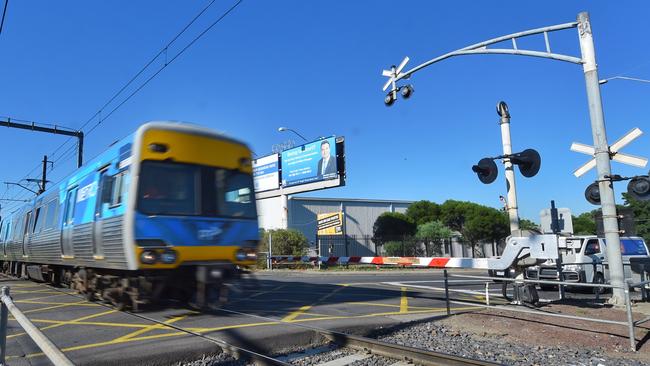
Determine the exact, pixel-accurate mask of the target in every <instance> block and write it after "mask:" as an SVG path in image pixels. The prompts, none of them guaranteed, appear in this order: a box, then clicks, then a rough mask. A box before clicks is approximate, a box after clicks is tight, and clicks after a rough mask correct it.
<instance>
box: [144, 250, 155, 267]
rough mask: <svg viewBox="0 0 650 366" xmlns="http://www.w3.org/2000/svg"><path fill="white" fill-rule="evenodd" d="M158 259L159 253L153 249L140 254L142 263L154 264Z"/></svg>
mask: <svg viewBox="0 0 650 366" xmlns="http://www.w3.org/2000/svg"><path fill="white" fill-rule="evenodd" d="M156 260H158V255H157V254H156V252H154V251H153V250H145V251H144V252H142V254H140V262H142V264H154V263H156Z"/></svg>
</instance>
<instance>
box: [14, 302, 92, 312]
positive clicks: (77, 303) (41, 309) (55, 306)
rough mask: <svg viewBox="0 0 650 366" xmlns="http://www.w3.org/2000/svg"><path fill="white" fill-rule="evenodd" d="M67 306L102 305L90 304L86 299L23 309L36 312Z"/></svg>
mask: <svg viewBox="0 0 650 366" xmlns="http://www.w3.org/2000/svg"><path fill="white" fill-rule="evenodd" d="M66 306H101V305H97V304H89V303H87V302H85V301H79V302H71V303H68V304H60V305H53V306H47V307H44V308H40V309H32V310H27V311H23V314H29V313H35V312H37V311H44V310H52V309H58V308H64V307H66Z"/></svg>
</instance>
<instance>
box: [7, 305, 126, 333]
mask: <svg viewBox="0 0 650 366" xmlns="http://www.w3.org/2000/svg"><path fill="white" fill-rule="evenodd" d="M116 311H117V310H108V311H105V312H103V313H99V314H92V315H86V316H82V317H81V318H77V319H73V320H66V321H56V320H53V322H55V324H52V325H48V326H46V327H43V328H40V330H41V331H43V330H47V329H52V328H58V327H61V326H64V325H67V324H76V323H77V322H79V321H82V320H87V319H92V318H97V317H100V316H103V315H107V314H111V313H114V312H116ZM24 334H27V333H24V332H23V333H18V334H12V335H10V336H7V338H13V337H18V336H21V335H24Z"/></svg>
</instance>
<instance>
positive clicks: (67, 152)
mask: <svg viewBox="0 0 650 366" xmlns="http://www.w3.org/2000/svg"><path fill="white" fill-rule="evenodd" d="M215 1H216V0H212V1H210V3H208V5H206V6H205V7H204V8H203V9H202V10H201V11H200V12H199V13H198V14H197V15H196V16H194V18H192V20H191V21H190V22H189V23H188V24H187V25H185V26H184V27H183V29H182V30H181V31H180V32H179V33H177V34H176V35H175V36H174V37H173V38H172V40H171V41H169V42H168V43H167V44H166V45H165V46H164V47H163V48H162V49H161V50H160V51H159V52H158V53H157V54H156V55H155V56H154V57H153V58H152V59H151V60H149V61H148V62H147V63H146V64H145V66H143V67H142V68H141V69H140V70H139V71H138V72H137V73H136V74H135V76H133V77H132V78H131V79H130V80H129V81H128V82H127V83H126V84H125V85H124V86H123V87H122V88H120V89H119V90H118V91H117V92H116V93H115V94H113V96H112V97H111V98H110V99H109V100H108V101H107V102H106V103H104V105H103V106H102V107H101V108H100V109H99V110H98V111H97V112H96V113H95V114H93V116H92V117H91V118H89V119H88V120H87V121H86V122H84V124H82V125H81V127H80V128H79V131H81V130H82V129H83V128H84V127H86V126H87V125H88V124H89V123H91V122H92V121H93V120H94V119H95V117H97V116H100V118H99V120H98V121H97V123H96V124H95V125H93V126H92V127H91V128H90V129H89V130H88V131H87V132H86V136H87V135H89V134H90V133H91V132H92V131H94V130H95V129H97V128H98V127H99V126H100V125H101V124H102V123H103V122H104V121H105V120H106V119H108V118H109V117H110V116H111V115H113V114H114V113H115V112H116V111H117V110H118V109H119V108H121V107H122V106H123V105H124V104H125V103H126V102H128V101H129V100H130V99H131V98H133V97H134V96H135V95H136V94H137V93H139V92H140V91H141V90H142V89H143V88H144V87H145V86H146V85H147V84H148V83H149V82H151V81H152V80H153V79H154V78H155V77H156V76H158V75H159V74H160V73H161V72H162V71H163V70H164V69H165V68H167V66H169V65H170V64H172V63H173V62H174V61H175V60H176V59H177V58H178V57H180V56H181V55H182V54H183V53H185V52H186V51H187V50H188V49H189V48H190V47H192V46H193V45H194V44H195V43H196V42H197V41H198V40H199V39H201V38H202V37H203V36H204V35H205V34H206V33H207V32H209V31H210V30H211V29H212V28H213V27H214V26H215V25H217V24H218V23H220V22H221V21H222V20H223V19H224V18H225V17H226V16H228V15H229V14H230V13H232V11H234V10H235V9H236V8H237V7H238V6H239V5H240V4H241V3H242V2H243V0H238V1H236V2H235V3H234V4H233V5H232V6H231V7H229V8H228V9H227V10H226V11H225V12H224V13H222V14H221V16H219V17H218V18H217V19H216V20H215V21H214V22H212V23H211V24H210V25H209V26H208V27H206V28H205V29H204V30H203V31H202V32H201V33H199V34H198V35H197V36H196V37H194V38H193V39H192V40H191V41H190V42H189V43H188V44H186V45H185V47H183V48H182V49H181V50H180V51H179V52H178V53H176V54H175V55H174V56H173V57H172V58H171V59H170V60H169V61H166V62H165V63H164V64H163V65H162V66H161V67H160V68H159V69H158V70H156V72H155V73H154V74H153V75H151V76H150V77H149V78H147V80H145V81H144V82H143V83H142V84H140V85H139V86H138V87H137V88H136V89H135V90H134V91H133V92H132V93H130V94H129V95H128V96H127V97H126V98H125V99H123V100H122V101H121V102H120V103H119V104H118V105H117V106H116V107H114V108H113V109H112V110H111V111H110V112H109V113H108V114H106V115H103V116H102V112H103V111H104V109H105V108H106V107H108V106H109V105H110V104H111V103H113V102H114V101H115V100H116V99H117V98H118V97H119V96H120V95H121V94H122V93H123V92H124V91H125V90H126V89H127V88H128V87H129V86H131V85H132V84H133V82H134V81H135V80H137V78H138V77H139V76H141V75H142V73H143V72H144V71H145V70H146V69H148V68H149V67H150V66H151V65H152V64H153V63H154V61H155V60H156V59H158V58H159V57H160V56H161V55H162V54H165V55H166V53H167V52H168V50H169V47H170V46H171V45H172V44H173V43H174V42H175V41H176V40H178V38H179V37H180V36H181V35H182V34H184V33H185V32H186V31H187V29H189V28H190V26H191V25H192V24H194V23H195V22H196V20H197V19H198V18H199V17H201V15H203V14H204V13H205V12H206V11H207V10H208V8H210V6H212V4H214V2H215ZM70 140H72V139H68V140H67V141H65V142H64V143H62V144H61V145H59V146H58V147H57V148H56V149H55V150H54V151H53V152H52V153H51V154H50V155H51V156H55V154H57V153H58V152H59V151H61V149H62V148H63V147H64V146H65V145H66V144H67V143H68V142H69V141H70ZM74 146H75V145H72V146H71V147H70V148H68V149H67V150H65V151H64V152H63V153H61V154H60V155H59V157H58V159H56V162H57V165H58V166H60V164H61V163H62V162H64V161H66V160H69V159H70V158H71V157H72V156H73V154H70V151H71V149H73V148H74ZM66 155H68V156H66ZM39 167H40V164H39V165H37V166H36V167H34V168H33V169H32V170H31V171H30V172H29V173H28V174H27V175H26V176H25V177H27V176H29V175H30V174H32V173H33V172H34V171H35V170H36V169H38V168H39ZM23 179H24V178H23ZM20 194H21V193H18V195H20ZM5 195H6V192H5ZM14 198H16V197H14Z"/></svg>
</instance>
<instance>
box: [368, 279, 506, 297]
mask: <svg viewBox="0 0 650 366" xmlns="http://www.w3.org/2000/svg"><path fill="white" fill-rule="evenodd" d="M381 283H382V284H384V285H389V286H397V287H402V286H405V287H410V288H421V289H426V290H434V291H445V288H444V287H433V286H422V285H412V284H410V282H381ZM449 292H458V293H461V294H470V295H485V291H480V290H476V291H474V290H459V289H453V288H450V289H449ZM490 294H501V291H498V290H493V291H490Z"/></svg>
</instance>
